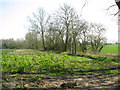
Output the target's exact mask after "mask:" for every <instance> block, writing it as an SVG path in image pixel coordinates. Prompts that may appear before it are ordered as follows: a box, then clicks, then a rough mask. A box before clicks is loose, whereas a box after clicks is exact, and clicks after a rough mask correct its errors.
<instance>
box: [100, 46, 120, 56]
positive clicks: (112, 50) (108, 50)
mask: <svg viewBox="0 0 120 90" xmlns="http://www.w3.org/2000/svg"><path fill="white" fill-rule="evenodd" d="M101 53H102V54H118V44H113V45H105V46H104V48H103V49H102V50H101Z"/></svg>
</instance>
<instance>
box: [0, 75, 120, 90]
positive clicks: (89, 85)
mask: <svg viewBox="0 0 120 90" xmlns="http://www.w3.org/2000/svg"><path fill="white" fill-rule="evenodd" d="M119 76H120V73H118V74H115V75H104V74H86V75H61V76H60V75H59V76H47V75H44V74H21V75H20V74H3V76H2V77H3V78H2V79H3V80H2V88H3V89H5V88H9V89H13V88H24V89H25V88H26V89H27V88H34V89H40V88H45V89H53V88H54V89H55V88H56V89H58V88H59V89H68V90H73V89H97V88H99V89H100V88H101V89H103V88H109V89H111V88H114V89H115V90H117V89H118V88H120V78H119ZM109 89H108V90H109Z"/></svg>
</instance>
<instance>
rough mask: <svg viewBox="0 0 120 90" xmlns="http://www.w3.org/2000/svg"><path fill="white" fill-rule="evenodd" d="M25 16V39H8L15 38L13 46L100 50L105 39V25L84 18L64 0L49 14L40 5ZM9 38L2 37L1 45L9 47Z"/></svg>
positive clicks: (65, 49)
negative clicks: (26, 22)
mask: <svg viewBox="0 0 120 90" xmlns="http://www.w3.org/2000/svg"><path fill="white" fill-rule="evenodd" d="M28 19H29V26H28V30H29V32H28V33H27V34H26V35H25V40H22V41H21V42H18V41H14V40H11V39H9V40H8V41H9V42H12V44H13V41H14V42H16V46H15V47H19V48H29V49H43V50H54V51H64V52H66V51H69V52H71V53H72V54H76V52H77V51H82V52H86V51H88V50H90V49H91V50H92V51H93V52H100V51H101V49H102V48H103V46H104V43H105V42H106V38H105V37H104V33H105V31H106V29H105V27H104V26H103V25H102V24H97V23H89V22H87V21H85V20H83V19H82V18H81V17H80V16H79V15H78V14H77V12H76V11H75V9H74V8H73V7H71V6H70V5H68V4H63V5H62V6H60V7H59V8H58V10H57V11H55V12H54V13H53V14H51V15H50V14H48V13H46V12H45V10H44V9H43V8H39V9H38V10H37V12H35V13H33V16H31V17H28ZM8 41H7V40H3V43H2V46H3V48H8V46H7V45H8V44H7V43H6V42H8ZM17 43H19V44H18V45H17ZM9 45H10V44H9ZM12 48H13V47H12Z"/></svg>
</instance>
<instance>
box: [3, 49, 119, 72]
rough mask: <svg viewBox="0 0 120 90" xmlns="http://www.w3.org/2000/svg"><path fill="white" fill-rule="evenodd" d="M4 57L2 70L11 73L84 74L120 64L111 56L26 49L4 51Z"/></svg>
mask: <svg viewBox="0 0 120 90" xmlns="http://www.w3.org/2000/svg"><path fill="white" fill-rule="evenodd" d="M11 51H12V50H11ZM5 52H6V51H5ZM8 52H9V51H8ZM2 58H3V60H2V70H3V71H2V72H10V73H12V72H14V73H24V72H27V73H48V74H51V73H52V74H65V73H66V74H72V73H79V74H82V73H85V72H86V71H87V72H88V73H90V72H91V71H97V70H98V71H99V70H101V69H107V68H108V69H109V68H111V67H116V66H117V65H119V63H118V59H115V58H110V57H102V56H92V55H82V56H70V55H67V54H65V53H61V54H56V53H53V52H42V51H37V50H25V49H24V50H16V51H12V52H9V53H3V55H2ZM107 72H109V71H107Z"/></svg>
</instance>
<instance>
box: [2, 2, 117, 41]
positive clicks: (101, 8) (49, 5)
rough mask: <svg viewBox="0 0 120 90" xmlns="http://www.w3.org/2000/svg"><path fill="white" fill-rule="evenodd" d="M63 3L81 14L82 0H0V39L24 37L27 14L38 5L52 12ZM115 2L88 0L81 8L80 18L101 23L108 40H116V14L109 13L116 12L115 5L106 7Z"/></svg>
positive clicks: (30, 13) (33, 10)
mask: <svg viewBox="0 0 120 90" xmlns="http://www.w3.org/2000/svg"><path fill="white" fill-rule="evenodd" d="M63 3H68V4H69V5H71V6H72V7H73V8H75V9H76V11H77V13H78V14H79V15H80V14H81V7H82V6H83V4H84V0H0V39H7V38H14V39H17V38H24V37H25V34H26V33H27V32H28V30H27V29H26V28H25V27H26V26H27V23H28V22H27V16H30V15H32V13H33V12H35V11H36V10H37V9H38V8H39V7H43V8H44V9H45V10H46V12H48V13H53V12H54V11H55V10H57V9H58V8H59V6H60V5H62V4H63ZM113 4H115V2H114V0H88V2H87V5H86V6H85V7H84V9H83V10H82V18H83V19H85V20H86V21H89V22H96V23H101V24H103V25H104V26H105V27H106V28H107V31H106V33H105V35H106V38H107V39H108V42H113V41H117V40H118V25H117V16H113V15H111V14H113V13H116V12H117V7H113V8H111V9H110V10H109V11H107V10H106V9H107V8H108V7H109V6H111V5H113Z"/></svg>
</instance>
